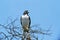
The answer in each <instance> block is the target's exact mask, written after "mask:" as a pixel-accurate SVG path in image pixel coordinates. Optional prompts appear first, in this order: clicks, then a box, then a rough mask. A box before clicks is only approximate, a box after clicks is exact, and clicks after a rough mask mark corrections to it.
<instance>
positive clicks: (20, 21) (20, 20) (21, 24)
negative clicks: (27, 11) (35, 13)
mask: <svg viewBox="0 0 60 40" xmlns="http://www.w3.org/2000/svg"><path fill="white" fill-rule="evenodd" d="M20 23H21V25H22V16H21V17H20Z"/></svg>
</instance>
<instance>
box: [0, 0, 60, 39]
mask: <svg viewBox="0 0 60 40" xmlns="http://www.w3.org/2000/svg"><path fill="white" fill-rule="evenodd" d="M26 9H27V10H29V12H30V13H29V15H30V16H31V20H32V24H31V25H34V24H40V25H41V26H42V27H43V28H44V26H50V25H52V31H51V32H53V35H52V36H49V37H48V36H47V37H48V38H47V37H46V39H47V40H48V39H49V40H57V37H58V35H59V33H60V32H59V29H60V18H59V17H60V0H0V24H6V23H7V19H8V17H12V19H14V18H16V17H18V18H20V16H21V15H22V14H23V12H24V10H26ZM46 39H45V40H46Z"/></svg>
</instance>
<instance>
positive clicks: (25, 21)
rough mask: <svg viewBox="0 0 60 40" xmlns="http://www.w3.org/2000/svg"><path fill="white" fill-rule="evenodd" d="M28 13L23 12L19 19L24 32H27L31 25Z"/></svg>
mask: <svg viewBox="0 0 60 40" xmlns="http://www.w3.org/2000/svg"><path fill="white" fill-rule="evenodd" d="M28 13H29V12H28V10H25V11H24V13H23V15H22V16H21V17H20V22H21V25H22V27H23V29H24V31H27V32H28V30H29V28H30V25H31V19H30V16H29V15H28Z"/></svg>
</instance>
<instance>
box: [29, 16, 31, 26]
mask: <svg viewBox="0 0 60 40" xmlns="http://www.w3.org/2000/svg"><path fill="white" fill-rule="evenodd" d="M30 25H31V18H30V16H29V26H30Z"/></svg>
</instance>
